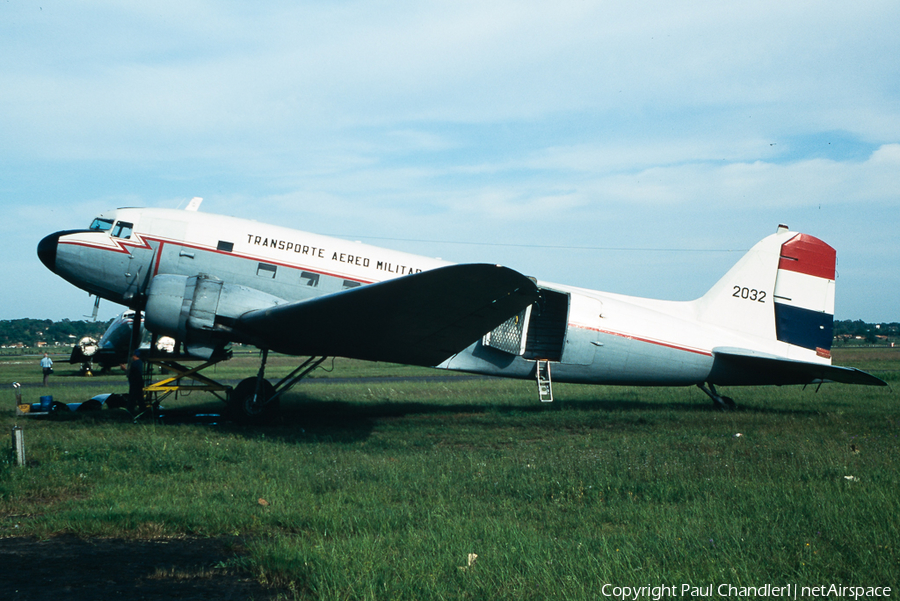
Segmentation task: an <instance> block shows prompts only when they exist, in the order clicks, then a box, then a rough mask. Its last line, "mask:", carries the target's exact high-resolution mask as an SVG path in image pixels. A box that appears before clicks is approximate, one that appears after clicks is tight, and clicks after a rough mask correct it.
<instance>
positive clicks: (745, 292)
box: [731, 286, 766, 303]
mask: <svg viewBox="0 0 900 601" xmlns="http://www.w3.org/2000/svg"><path fill="white" fill-rule="evenodd" d="M731 296H733V297H734V298H742V299H744V300H749V301H756V302H758V303H764V302H766V291H765V290H757V289H756V288H747V287H746V286H735V287H734V294H732V295H731Z"/></svg>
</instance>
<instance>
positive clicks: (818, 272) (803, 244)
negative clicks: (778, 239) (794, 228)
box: [778, 234, 837, 280]
mask: <svg viewBox="0 0 900 601" xmlns="http://www.w3.org/2000/svg"><path fill="white" fill-rule="evenodd" d="M836 258H837V252H835V250H834V249H833V248H831V247H830V246H828V245H827V244H825V243H824V242H822V241H821V240H819V239H818V238H815V237H813V236H810V235H809V234H797V235H796V236H794V237H793V238H791V239H790V240H788V241H787V242H785V243H784V244H782V245H781V259H780V260H779V261H778V269H786V270H788V271H796V272H797V273H804V274H806V275H812V276H815V277H818V278H825V279H827V280H833V279H834V266H835V262H836Z"/></svg>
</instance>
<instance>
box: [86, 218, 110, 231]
mask: <svg viewBox="0 0 900 601" xmlns="http://www.w3.org/2000/svg"><path fill="white" fill-rule="evenodd" d="M112 225H113V222H112V219H100V218H99V217H97V218H96V219H94V221H93V223H91V228H90V229H91V230H93V231H95V232H105V231H107V230H109V229H111V228H112Z"/></svg>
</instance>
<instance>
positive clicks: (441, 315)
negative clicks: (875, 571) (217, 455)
mask: <svg viewBox="0 0 900 601" xmlns="http://www.w3.org/2000/svg"><path fill="white" fill-rule="evenodd" d="M200 201H201V199H194V200H193V201H192V202H191V203H190V204H189V205H188V208H187V210H175V209H157V208H120V209H117V210H114V211H110V212H106V213H102V214H100V215H98V216H97V217H96V218H95V219H94V220H93V222H92V223H91V224H90V227H88V228H87V229H81V230H69V231H61V232H57V233H54V234H51V235H49V236H47V237H46V238H44V239H43V240H41V242H40V243H39V244H38V256H39V257H40V260H41V261H42V262H43V263H44V265H46V266H47V268H49V269H50V270H51V271H53V272H54V273H56V274H58V275H59V276H61V277H63V278H64V279H66V280H68V281H69V282H71V283H72V284H74V285H75V286H78V287H79V288H81V289H83V290H86V291H88V292H89V293H90V294H93V295H97V296H98V297H102V298H105V299H108V300H110V301H113V302H115V303H119V304H122V305H126V306H128V307H130V308H131V309H133V310H134V311H135V316H136V318H135V319H134V331H135V333H136V334H135V336H133V341H132V348H136V347H137V344H138V343H139V336H138V333H139V331H140V323H141V319H140V317H141V313H140V310H143V311H144V316H145V321H146V326H147V329H149V330H150V331H151V332H152V333H154V335H156V336H171V337H173V338H175V339H176V340H177V341H179V343H180V345H182V346H183V348H184V350H185V352H186V353H188V354H189V355H191V356H193V357H198V358H204V359H209V360H210V361H211V362H215V361H217V360H219V359H220V358H224V357H226V356H227V355H226V354H225V353H224V352H223V350H224V349H225V347H226V345H228V344H229V343H231V342H240V343H245V344H251V345H255V346H257V347H259V348H260V349H261V350H262V351H263V352H262V362H261V365H260V369H259V372H258V374H257V376H256V377H252V378H247V379H246V380H244V381H242V382H241V383H240V384H239V385H238V386H237V387H236V388H235V389H234V390H233V391H231V392H230V394H229V396H228V399H227V400H228V402H229V405H230V407H231V408H232V410H233V411H234V412H235V413H237V414H239V415H243V416H245V417H254V416H259V415H263V414H265V413H268V412H269V411H270V410H272V409H273V408H274V407H275V406H276V404H277V400H278V399H279V398H280V396H281V395H282V394H283V393H284V392H285V391H286V390H287V389H289V388H290V387H291V386H293V385H294V384H296V383H297V382H298V381H299V380H300V379H301V378H302V377H304V376H305V375H306V374H307V373H309V371H311V370H312V369H314V368H315V367H317V366H318V365H319V364H320V363H321V362H322V361H324V359H325V358H326V357H350V358H357V359H366V360H374V361H388V362H395V363H405V364H412V365H423V366H430V367H437V368H441V369H449V370H458V371H465V372H472V373H479V374H488V375H493V376H505V377H511V378H528V379H535V380H537V383H538V390H539V395H540V398H541V400H543V401H552V398H553V397H552V387H551V367H552V372H553V379H555V380H556V381H558V382H560V381H561V382H578V383H589V384H618V385H638V386H687V385H696V386H698V387H700V389H701V390H703V391H704V392H705V393H706V394H707V395H709V397H710V398H711V399H712V400H713V402H714V403H715V404H716V405H717V406H719V407H722V408H728V407H733V406H734V401H733V400H732V399H730V398H729V397H727V396H723V395H721V394H719V393H718V392H717V390H716V386H726V385H727V386H744V385H783V384H809V383H816V382H822V381H834V382H842V383H847V384H868V385H881V386H883V385H885V383H884V382H883V381H882V380H880V379H878V378H876V377H874V376H872V375H870V374H867V373H865V372H862V371H860V370H857V369H854V368H849V367H839V366H834V365H831V342H832V323H833V313H834V285H835V282H834V280H835V260H836V254H835V251H834V249H833V248H831V247H830V246H828V245H827V244H826V243H825V242H822V241H821V240H819V239H817V238H814V237H812V236H810V235H807V234H800V233H796V232H792V231H789V230H788V228H787V227H786V226H779V227H778V229H777V232H776V233H774V234H772V235H770V236H768V237H766V238H764V239H763V240H762V241H760V242H759V243H757V244H756V245H755V246H754V247H753V248H752V249H750V251H749V252H748V253H747V254H746V255H744V257H743V258H741V259H740V260H739V261H738V263H737V264H736V265H735V266H734V267H733V268H732V269H731V270H730V271H728V273H727V274H725V276H724V277H723V278H722V279H721V280H719V282H718V283H717V284H715V285H714V286H713V287H712V288H711V289H710V290H709V291H708V292H707V293H706V294H704V295H703V296H702V297H700V298H699V299H697V300H694V301H664V300H653V299H645V298H637V297H630V296H624V295H621V294H613V293H607V292H599V291H594V290H587V289H582V288H575V287H572V286H563V285H559V284H552V283H548V282H543V281H537V280H535V279H533V278H529V277H526V276H524V275H522V274H521V273H518V272H516V271H514V270H512V269H509V268H506V267H501V266H498V265H488V264H450V263H447V262H445V261H441V260H438V259H430V258H426V257H422V256H416V255H412V254H407V253H402V252H397V251H393V250H387V249H384V248H378V247H374V246H369V245H364V244H360V243H354V242H348V241H345V240H340V239H336V238H331V237H326V236H320V235H316V234H312V233H308V232H302V231H297V230H293V229H288V228H285V227H280V226H275V225H266V224H263V223H259V222H256V221H250V220H246V219H238V218H233V217H225V216H221V215H212V214H206V213H201V212H199V211H198V208H199V204H200ZM269 351H275V352H279V353H286V354H289V355H298V356H309V357H310V358H309V359H308V360H307V361H306V362H305V363H303V364H302V365H300V366H299V367H298V368H297V369H296V370H295V371H294V372H293V373H292V374H291V375H290V376H288V377H287V378H285V379H283V380H282V381H281V382H279V383H278V384H277V385H272V384H271V383H270V382H269V381H268V380H266V379H265V364H266V358H267V354H268V352H269Z"/></svg>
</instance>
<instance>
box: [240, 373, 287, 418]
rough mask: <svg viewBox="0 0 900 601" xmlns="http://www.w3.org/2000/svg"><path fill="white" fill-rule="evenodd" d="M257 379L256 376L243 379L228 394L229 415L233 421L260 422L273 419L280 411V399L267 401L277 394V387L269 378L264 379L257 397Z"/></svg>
mask: <svg viewBox="0 0 900 601" xmlns="http://www.w3.org/2000/svg"><path fill="white" fill-rule="evenodd" d="M256 380H257V379H256V378H247V379H245V380H241V382H240V383H239V384H238V385H237V386H236V387H235V388H234V390H232V391H231V394H230V395H229V396H228V416H229V417H230V418H231V419H232V420H233V421H235V422H238V423H258V422H261V421H265V420H267V419H271V418H272V417H273V416H274V415H276V414H277V413H278V405H279V400H280V399H275V400H274V401H270V402H267V401H268V400H269V399H270V398H272V396H273V395H274V394H275V387H274V386H272V384H271V383H270V382H269V381H268V380H263V381H262V387H261V389H260V394H259V397H258V398H257V395H256Z"/></svg>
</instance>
